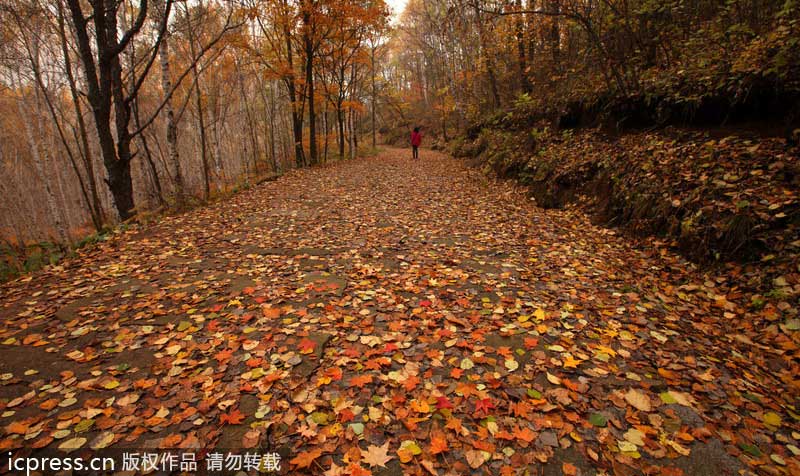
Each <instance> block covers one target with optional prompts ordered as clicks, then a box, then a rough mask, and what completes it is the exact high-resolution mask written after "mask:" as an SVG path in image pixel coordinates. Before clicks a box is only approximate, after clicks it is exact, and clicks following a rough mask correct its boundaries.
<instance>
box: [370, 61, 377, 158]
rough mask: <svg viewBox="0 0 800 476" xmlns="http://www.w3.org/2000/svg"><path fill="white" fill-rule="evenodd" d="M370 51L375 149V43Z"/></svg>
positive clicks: (374, 141) (373, 143) (374, 142)
mask: <svg viewBox="0 0 800 476" xmlns="http://www.w3.org/2000/svg"><path fill="white" fill-rule="evenodd" d="M370 53H371V55H370V60H371V63H372V64H371V66H372V148H373V149H375V147H377V139H376V135H375V107H376V106H377V104H376V101H375V97H376V95H375V45H372V51H371V52H370Z"/></svg>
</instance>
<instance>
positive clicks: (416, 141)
mask: <svg viewBox="0 0 800 476" xmlns="http://www.w3.org/2000/svg"><path fill="white" fill-rule="evenodd" d="M421 144H422V133H421V132H420V131H419V127H415V128H414V131H413V132H412V133H411V151H412V154H413V158H414V159H419V146H420V145H421Z"/></svg>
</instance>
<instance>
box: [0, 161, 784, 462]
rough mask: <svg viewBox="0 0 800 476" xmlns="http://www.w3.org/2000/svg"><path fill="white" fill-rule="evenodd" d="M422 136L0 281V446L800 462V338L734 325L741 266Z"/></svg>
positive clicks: (372, 458) (418, 458)
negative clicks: (717, 268)
mask: <svg viewBox="0 0 800 476" xmlns="http://www.w3.org/2000/svg"><path fill="white" fill-rule="evenodd" d="M407 155H410V153H409V152H407V151H402V150H393V149H388V150H387V151H385V152H383V153H381V154H380V155H379V156H378V157H374V158H368V159H359V160H354V161H348V162H344V163H340V164H337V165H335V166H330V167H324V168H317V169H312V170H301V171H294V172H291V173H290V174H288V175H286V176H284V177H282V178H280V179H279V180H277V181H275V182H272V183H265V184H262V185H260V186H258V187H256V188H254V189H251V190H249V191H246V192H243V193H240V194H239V195H237V196H235V197H234V198H232V199H230V200H228V201H224V202H220V203H217V204H215V205H212V206H209V207H206V208H202V209H198V210H195V211H193V212H190V213H187V214H184V215H181V216H177V217H169V218H165V219H163V220H162V221H161V222H160V223H159V224H156V225H152V226H150V227H146V228H144V229H142V230H136V231H128V232H126V233H123V234H122V235H121V236H120V237H117V238H114V239H112V240H111V241H109V242H106V243H102V244H100V245H98V246H96V247H93V248H91V249H90V250H88V251H84V252H82V253H81V255H80V256H79V257H76V258H74V259H70V260H68V261H66V262H65V263H64V264H63V265H62V266H58V267H53V268H50V269H48V270H47V271H45V272H43V273H38V274H36V275H33V276H30V277H28V278H26V279H23V280H20V281H17V282H14V283H10V284H7V285H5V286H3V287H2V291H1V293H0V316H2V321H0V343H2V344H0V345H1V347H0V352H1V353H2V354H0V355H2V359H0V414H1V416H0V449H2V450H4V451H6V450H8V451H13V452H20V453H24V452H29V451H34V454H35V451H38V450H33V448H45V447H46V448H59V447H60V448H62V449H65V450H71V449H74V448H78V449H77V450H75V451H76V453H73V454H79V452H83V451H86V452H90V453H91V452H92V448H96V449H100V448H106V447H126V448H134V449H138V450H139V451H141V450H142V449H143V448H215V447H216V448H224V449H232V448H252V449H253V450H254V451H255V450H257V449H261V450H264V451H266V450H267V449H269V450H270V451H272V450H275V451H279V452H280V453H281V454H282V456H283V459H282V462H281V467H282V472H283V473H292V474H303V473H304V472H307V473H309V474H320V473H322V472H325V474H329V475H335V474H361V475H364V474H369V473H370V472H371V473H372V474H415V473H417V474H439V475H444V474H470V472H473V473H474V474H546V475H560V474H566V475H575V474H581V475H588V474H604V473H605V474H626V475H627V474H643V473H645V474H661V475H665V476H666V475H672V476H675V475H680V474H687V475H724V474H731V475H732V474H739V472H740V470H745V471H752V472H754V473H764V474H791V473H794V474H798V472H800V466H799V463H798V458H797V454H798V453H800V449H798V446H800V444H798V438H800V434H799V433H798V432H800V425H798V418H799V417H798V415H797V413H795V412H796V407H794V405H796V404H797V399H798V386H797V378H798V376H797V373H796V372H797V371H796V366H797V363H796V362H793V361H792V359H793V357H792V352H793V351H794V350H793V348H792V346H791V344H792V342H791V341H790V340H789V339H788V338H786V337H784V338H783V339H782V340H781V339H780V338H779V339H776V340H775V341H774V342H772V344H773V345H771V346H768V345H764V344H763V343H762V342H761V341H759V340H758V339H757V336H753V335H749V334H747V333H745V332H743V331H741V330H737V329H739V327H738V326H739V325H738V321H737V319H739V318H740V314H741V307H740V306H741V305H742V304H741V303H737V301H736V300H737V297H738V296H737V291H736V290H735V289H730V288H729V284H728V283H727V282H726V281H725V280H724V279H723V278H719V279H718V280H715V279H714V277H713V276H710V275H702V274H699V273H697V272H695V271H691V270H690V266H689V265H687V263H686V262H684V261H682V260H681V259H680V258H678V257H676V256H674V255H672V254H670V253H668V252H665V251H663V250H659V249H653V248H647V247H641V248H639V247H636V246H634V245H632V244H631V243H630V242H629V241H628V240H627V239H623V238H622V237H620V236H618V235H616V234H615V233H614V232H613V231H610V230H607V229H603V228H599V227H595V226H593V225H591V224H590V223H589V221H588V220H587V219H586V218H585V217H584V216H583V215H581V214H579V213H578V212H575V211H570V210H566V211H553V210H542V209H539V208H536V207H535V206H534V204H533V203H532V202H531V201H530V199H529V198H527V195H526V194H525V193H523V192H522V191H521V190H518V189H515V188H514V187H513V186H512V185H510V184H508V183H496V182H493V181H488V180H487V179H486V178H484V177H483V176H482V175H480V174H479V173H478V172H477V171H475V170H469V169H467V168H466V167H465V166H464V165H462V164H461V163H459V162H457V161H455V160H454V159H451V158H448V157H445V156H442V155H438V154H435V153H433V152H427V151H424V152H423V157H422V160H421V161H417V162H412V161H411V160H409V159H408V158H407V157H406V156H407ZM262 452H263V451H262ZM526 471H527V473H526Z"/></svg>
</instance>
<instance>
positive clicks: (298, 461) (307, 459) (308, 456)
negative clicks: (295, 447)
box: [289, 449, 322, 469]
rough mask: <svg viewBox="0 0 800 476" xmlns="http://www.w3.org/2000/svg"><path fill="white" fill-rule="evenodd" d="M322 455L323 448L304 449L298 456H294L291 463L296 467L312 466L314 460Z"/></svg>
mask: <svg viewBox="0 0 800 476" xmlns="http://www.w3.org/2000/svg"><path fill="white" fill-rule="evenodd" d="M320 456H322V450H321V449H316V450H311V451H302V452H300V453H299V454H298V455H297V456H295V457H294V458H292V459H291V460H290V461H289V463H290V464H292V465H293V466H294V467H295V468H298V469H300V468H308V467H309V466H311V463H313V462H314V460H315V459H317V458H319V457H320Z"/></svg>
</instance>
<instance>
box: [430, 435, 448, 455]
mask: <svg viewBox="0 0 800 476" xmlns="http://www.w3.org/2000/svg"><path fill="white" fill-rule="evenodd" d="M448 449H449V448H448V446H447V438H446V437H445V436H444V434H442V433H436V434H434V435H433V436H431V446H430V452H431V454H432V455H438V454H439V453H444V452H445V451H447V450H448Z"/></svg>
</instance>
